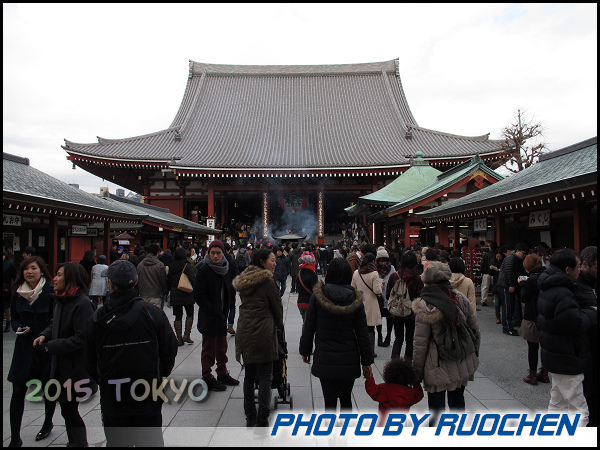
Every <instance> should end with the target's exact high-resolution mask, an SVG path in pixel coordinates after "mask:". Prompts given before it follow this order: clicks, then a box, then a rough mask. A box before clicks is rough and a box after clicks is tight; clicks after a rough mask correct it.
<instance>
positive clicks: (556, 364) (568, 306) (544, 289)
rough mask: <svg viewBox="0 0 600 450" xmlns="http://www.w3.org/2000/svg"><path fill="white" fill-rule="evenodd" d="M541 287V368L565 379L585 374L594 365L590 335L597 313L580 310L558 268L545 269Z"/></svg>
mask: <svg viewBox="0 0 600 450" xmlns="http://www.w3.org/2000/svg"><path fill="white" fill-rule="evenodd" d="M538 286H539V288H540V295H539V297H538V319H537V325H538V328H539V329H540V347H541V359H542V366H544V367H545V368H546V369H548V371H549V372H552V373H559V374H563V375H578V374H581V373H583V372H584V370H586V369H587V368H588V367H591V364H592V356H591V353H590V342H589V339H588V336H587V332H588V330H590V329H591V328H592V327H593V326H594V325H595V324H596V321H597V312H596V310H595V309H592V308H588V307H586V308H581V307H580V306H579V303H578V302H577V299H576V298H575V294H574V290H575V285H574V283H573V282H572V281H571V279H570V278H569V277H568V276H567V274H566V273H565V272H563V271H562V270H560V269H558V268H557V267H554V266H552V265H551V266H550V267H549V268H548V269H546V270H545V271H544V273H542V274H541V275H540V278H539V280H538Z"/></svg>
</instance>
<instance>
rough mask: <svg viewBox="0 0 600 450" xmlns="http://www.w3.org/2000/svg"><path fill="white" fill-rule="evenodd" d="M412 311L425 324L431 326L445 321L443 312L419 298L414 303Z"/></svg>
mask: <svg viewBox="0 0 600 450" xmlns="http://www.w3.org/2000/svg"><path fill="white" fill-rule="evenodd" d="M412 310H413V312H414V313H415V314H416V315H417V316H419V318H420V319H421V320H422V321H423V322H427V323H429V324H434V323H436V322H439V321H441V320H444V315H443V314H442V311H440V310H439V309H438V308H436V307H435V306H433V305H428V304H427V302H426V301H425V300H423V299H422V298H418V299H416V300H414V301H413V302H412Z"/></svg>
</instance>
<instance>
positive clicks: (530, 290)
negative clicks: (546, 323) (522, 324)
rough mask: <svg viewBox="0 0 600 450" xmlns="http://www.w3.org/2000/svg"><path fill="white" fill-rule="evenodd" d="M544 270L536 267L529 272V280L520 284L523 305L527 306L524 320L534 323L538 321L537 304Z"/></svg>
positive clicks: (524, 309) (524, 310)
mask: <svg viewBox="0 0 600 450" xmlns="http://www.w3.org/2000/svg"><path fill="white" fill-rule="evenodd" d="M544 270H546V267H545V266H542V267H534V268H533V269H531V272H529V277H528V278H527V280H525V281H522V282H521V283H519V285H520V287H521V303H523V304H524V305H525V307H524V308H523V319H524V320H529V321H530V322H533V323H535V322H536V321H537V316H538V309H537V303H538V297H539V295H540V288H539V286H538V280H539V278H540V275H541V274H542V272H544Z"/></svg>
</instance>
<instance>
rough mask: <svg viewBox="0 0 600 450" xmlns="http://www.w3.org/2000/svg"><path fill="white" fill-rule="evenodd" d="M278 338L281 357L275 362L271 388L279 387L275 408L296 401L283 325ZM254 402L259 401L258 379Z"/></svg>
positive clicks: (275, 398) (280, 327)
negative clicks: (291, 387) (292, 387)
mask: <svg viewBox="0 0 600 450" xmlns="http://www.w3.org/2000/svg"><path fill="white" fill-rule="evenodd" d="M277 340H278V341H279V359H278V360H277V361H274V362H273V381H271V389H277V394H275V397H273V409H274V410H276V409H277V406H278V405H290V409H292V408H293V407H294V401H293V399H292V397H291V395H290V383H288V380H287V356H288V350H287V342H286V341H285V328H284V327H283V325H281V326H278V327H277ZM254 389H255V393H254V403H258V380H255V381H254Z"/></svg>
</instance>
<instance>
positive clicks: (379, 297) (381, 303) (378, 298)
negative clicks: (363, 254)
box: [358, 273, 385, 310]
mask: <svg viewBox="0 0 600 450" xmlns="http://www.w3.org/2000/svg"><path fill="white" fill-rule="evenodd" d="M358 276H360V279H361V280H362V281H363V283H364V284H365V286H366V287H368V288H369V290H370V291H371V292H372V293H373V294H375V291H374V290H373V288H372V287H371V286H369V285H368V284H367V283H365V279H364V278H363V277H362V275H361V274H360V273H359V274H358ZM375 296H376V297H377V303H379V309H380V310H381V309H383V308H384V306H385V302H384V301H383V295H382V294H375Z"/></svg>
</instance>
